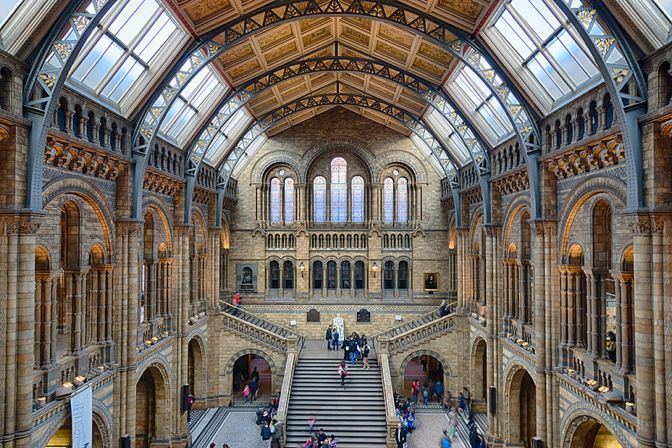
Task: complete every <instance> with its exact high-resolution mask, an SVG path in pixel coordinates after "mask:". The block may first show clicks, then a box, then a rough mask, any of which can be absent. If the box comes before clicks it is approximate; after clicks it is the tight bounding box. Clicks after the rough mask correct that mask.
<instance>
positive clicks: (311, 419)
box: [308, 415, 317, 434]
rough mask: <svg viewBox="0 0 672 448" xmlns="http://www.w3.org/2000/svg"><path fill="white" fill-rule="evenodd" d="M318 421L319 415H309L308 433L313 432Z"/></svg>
mask: <svg viewBox="0 0 672 448" xmlns="http://www.w3.org/2000/svg"><path fill="white" fill-rule="evenodd" d="M316 421H317V417H315V416H314V415H311V416H310V417H308V434H312V433H313V426H315V422H316Z"/></svg>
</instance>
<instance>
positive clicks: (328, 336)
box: [324, 325, 334, 351]
mask: <svg viewBox="0 0 672 448" xmlns="http://www.w3.org/2000/svg"><path fill="white" fill-rule="evenodd" d="M324 337H325V339H326V340H327V351H331V340H332V339H333V337H334V336H333V333H332V331H331V325H329V327H327V333H326V334H325V336H324Z"/></svg>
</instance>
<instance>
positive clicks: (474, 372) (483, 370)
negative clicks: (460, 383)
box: [471, 336, 488, 400]
mask: <svg viewBox="0 0 672 448" xmlns="http://www.w3.org/2000/svg"><path fill="white" fill-rule="evenodd" d="M487 348H488V345H487V342H486V340H485V339H483V338H482V337H480V336H478V337H476V339H474V342H473V344H472V345H471V378H472V383H471V392H472V398H473V399H475V400H485V399H486V397H487V387H488V383H487V368H488V357H487Z"/></svg>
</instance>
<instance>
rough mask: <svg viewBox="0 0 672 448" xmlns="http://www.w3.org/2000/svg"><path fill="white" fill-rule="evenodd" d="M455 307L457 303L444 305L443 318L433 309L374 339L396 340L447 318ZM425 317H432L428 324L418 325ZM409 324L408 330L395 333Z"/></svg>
mask: <svg viewBox="0 0 672 448" xmlns="http://www.w3.org/2000/svg"><path fill="white" fill-rule="evenodd" d="M456 307H457V301H454V302H450V303H448V304H446V310H447V314H446V315H444V316H440V315H439V308H438V307H437V309H435V310H433V311H430V312H429V313H425V314H423V315H421V316H418V317H416V318H415V319H412V320H410V321H408V322H404V323H403V324H399V325H397V326H394V327H392V328H390V329H389V330H385V331H384V332H382V333H380V334H378V335H377V336H376V338H379V337H380V336H383V335H384V336H387V337H388V338H390V339H392V338H396V337H398V336H401V335H403V334H406V333H410V332H412V331H414V330H415V329H416V328H420V327H422V326H424V325H428V324H430V323H432V322H434V321H436V320H439V319H441V318H442V317H446V316H449V315H451V314H454V313H455V310H456ZM426 317H432V319H431V320H430V321H429V322H425V323H420V322H421V321H422V320H423V319H424V318H426ZM414 323H417V324H418V325H413V324H414ZM409 324H410V325H413V326H412V327H411V328H409V329H408V330H405V331H403V332H401V333H397V330H400V329H401V328H402V327H405V326H407V325H409Z"/></svg>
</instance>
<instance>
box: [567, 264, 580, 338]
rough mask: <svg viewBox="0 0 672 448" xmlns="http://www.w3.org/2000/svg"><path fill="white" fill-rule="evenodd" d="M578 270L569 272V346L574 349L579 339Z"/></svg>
mask: <svg viewBox="0 0 672 448" xmlns="http://www.w3.org/2000/svg"><path fill="white" fill-rule="evenodd" d="M575 286H576V270H574V269H569V270H568V271H567V345H568V346H569V347H573V346H574V344H575V343H576V341H577V340H578V339H579V338H578V333H577V331H576V319H574V316H575V315H576V290H575Z"/></svg>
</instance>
